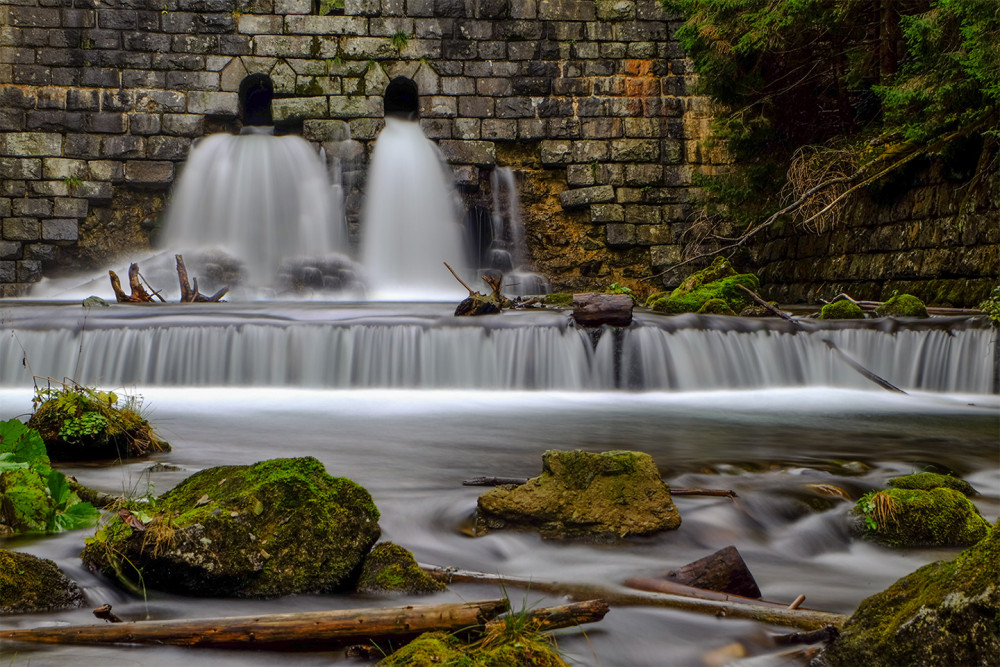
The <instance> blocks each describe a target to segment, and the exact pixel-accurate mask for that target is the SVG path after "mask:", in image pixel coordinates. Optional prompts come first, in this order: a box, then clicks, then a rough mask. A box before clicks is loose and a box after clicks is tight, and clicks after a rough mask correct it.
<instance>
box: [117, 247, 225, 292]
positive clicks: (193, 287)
mask: <svg viewBox="0 0 1000 667" xmlns="http://www.w3.org/2000/svg"><path fill="white" fill-rule="evenodd" d="M174 258H175V259H176V260H177V279H178V280H179V281H180V284H181V303H191V302H193V301H204V302H217V301H220V300H221V299H222V297H224V296H225V295H226V293H227V292H228V291H229V288H228V287H223V288H222V289H220V290H219V291H218V292H216V293H215V294H213V295H211V296H205V295H204V294H202V293H201V292H199V291H198V279H197V278H195V279H194V280H193V281H192V280H191V279H190V278H188V272H187V267H185V266H184V258H183V257H182V256H181V255H174ZM108 277H109V278H110V279H111V289H112V290H113V291H114V293H115V300H116V301H118V303H151V302H152V301H153V299H154V298H156V299H159V300H160V301H163V300H164V299H163V297H161V296H160V293H159V291H154V292H152V293H150V292H147V291H146V288H145V287H144V286H143V284H142V283H143V282H144V281H145V279H144V278H143V277H142V274H140V273H139V265H138V264H135V263H132V264H130V265H129V267H128V285H129V289H130V290H131V292H130V293H128V294H126V293H125V290H123V289H122V282H121V280H120V279H119V278H118V275H117V274H116V273H115V272H114V271H108ZM150 289H152V288H150Z"/></svg>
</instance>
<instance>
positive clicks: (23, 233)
mask: <svg viewBox="0 0 1000 667" xmlns="http://www.w3.org/2000/svg"><path fill="white" fill-rule="evenodd" d="M41 231H42V226H41V223H40V222H39V221H38V219H37V218H7V219H6V220H4V221H3V238H4V240H5V241H37V240H38V239H39V238H40V237H41Z"/></svg>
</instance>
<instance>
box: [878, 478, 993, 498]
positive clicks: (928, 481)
mask: <svg viewBox="0 0 1000 667" xmlns="http://www.w3.org/2000/svg"><path fill="white" fill-rule="evenodd" d="M888 484H889V486H891V487H895V488H897V489H920V490H922V491H930V490H931V489H941V488H943V489H954V490H956V491H958V492H959V493H961V494H963V495H965V496H967V497H970V498H971V497H973V496H978V495H979V492H978V491H976V489H975V488H973V486H972V485H971V484H969V483H968V482H966V481H965V480H964V479H959V478H958V477H952V476H951V475H939V474H937V473H936V472H918V473H916V474H913V475H904V476H902V477H893V478H892V479H890V480H889V482H888Z"/></svg>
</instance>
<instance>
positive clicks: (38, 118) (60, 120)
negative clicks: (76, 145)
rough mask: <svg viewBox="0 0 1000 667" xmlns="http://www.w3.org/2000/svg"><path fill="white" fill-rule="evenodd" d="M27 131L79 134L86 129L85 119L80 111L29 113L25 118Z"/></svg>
mask: <svg viewBox="0 0 1000 667" xmlns="http://www.w3.org/2000/svg"><path fill="white" fill-rule="evenodd" d="M25 129H27V130H39V131H42V132H52V131H55V132H79V131H81V130H83V129H84V117H83V114H82V113H80V112H78V111H29V112H28V113H27V115H26V117H25Z"/></svg>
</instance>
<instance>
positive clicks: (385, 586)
mask: <svg viewBox="0 0 1000 667" xmlns="http://www.w3.org/2000/svg"><path fill="white" fill-rule="evenodd" d="M444 589H445V585H444V584H443V583H441V582H440V581H438V580H436V579H434V578H432V577H431V576H430V575H429V574H427V573H426V572H424V571H423V570H421V569H420V567H419V566H418V565H417V561H415V560H414V559H413V554H411V553H410V552H409V551H407V550H406V549H404V548H403V547H401V546H399V545H397V544H393V543H392V542H380V543H378V544H376V545H375V548H374V549H372V550H371V553H369V554H368V556H367V557H366V558H365V562H364V564H363V565H362V567H361V576H360V577H358V586H357V590H358V592H360V593H434V592H437V591H441V590H444Z"/></svg>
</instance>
